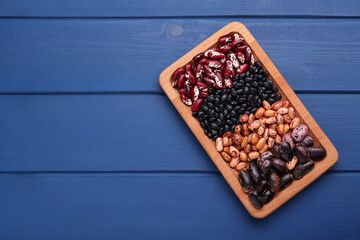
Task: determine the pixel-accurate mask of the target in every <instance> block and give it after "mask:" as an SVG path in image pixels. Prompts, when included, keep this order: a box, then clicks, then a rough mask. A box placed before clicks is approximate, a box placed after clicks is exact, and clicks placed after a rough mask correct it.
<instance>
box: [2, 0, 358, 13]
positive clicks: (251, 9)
mask: <svg viewBox="0 0 360 240" xmlns="http://www.w3.org/2000/svg"><path fill="white" fill-rule="evenodd" d="M0 3H1V4H2V7H1V8H0V15H1V16H28V17H48V16H53V17H54V16H55V17H167V16H171V17H176V16H190V17H191V16H195V17H199V16H201V17H208V16H272V17H279V16H284V17H288V16H298V17H299V16H303V17H304V16H305V17H318V16H323V17H354V16H359V15H360V10H359V8H358V7H357V1H356V0H344V1H326V2H324V1H321V0H313V1H311V0H304V1H301V6H299V4H298V2H293V1H286V0H280V1H277V0H253V1H249V0H245V1H241V2H239V1H236V0H228V1H216V2H214V1H200V0H191V1H190V0H184V1H180V0H176V1H172V2H171V4H169V3H168V2H167V1H164V0H153V1H147V0H136V1H114V0H76V1H71V2H64V1H60V0H33V1H26V0H11V1H10V0H0Z"/></svg>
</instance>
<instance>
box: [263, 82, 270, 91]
mask: <svg viewBox="0 0 360 240" xmlns="http://www.w3.org/2000/svg"><path fill="white" fill-rule="evenodd" d="M262 85H263V86H264V87H265V88H267V89H270V84H269V83H267V82H263V84H262Z"/></svg>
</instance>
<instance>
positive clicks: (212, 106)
mask: <svg viewBox="0 0 360 240" xmlns="http://www.w3.org/2000/svg"><path fill="white" fill-rule="evenodd" d="M206 105H207V106H208V107H209V108H214V104H213V103H211V102H208V103H207V104H206Z"/></svg>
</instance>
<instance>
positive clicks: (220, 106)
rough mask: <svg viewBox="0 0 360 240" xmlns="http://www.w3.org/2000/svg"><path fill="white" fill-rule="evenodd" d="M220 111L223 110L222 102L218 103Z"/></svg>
mask: <svg viewBox="0 0 360 240" xmlns="http://www.w3.org/2000/svg"><path fill="white" fill-rule="evenodd" d="M219 109H220V112H222V111H224V104H220V105H219Z"/></svg>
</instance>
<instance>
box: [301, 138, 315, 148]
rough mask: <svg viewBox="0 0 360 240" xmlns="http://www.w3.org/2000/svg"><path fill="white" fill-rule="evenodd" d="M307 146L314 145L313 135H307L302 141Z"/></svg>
mask: <svg viewBox="0 0 360 240" xmlns="http://www.w3.org/2000/svg"><path fill="white" fill-rule="evenodd" d="M301 143H302V144H304V146H305V147H312V146H313V145H314V139H313V138H312V137H311V136H306V137H305V138H304V140H302V142H301Z"/></svg>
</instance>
